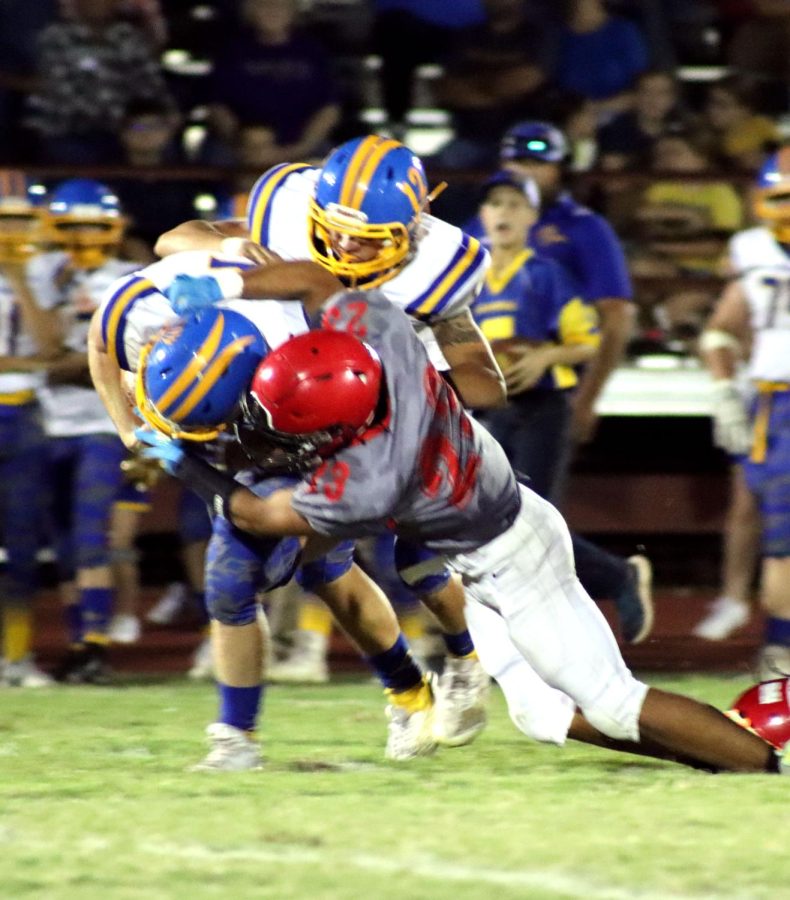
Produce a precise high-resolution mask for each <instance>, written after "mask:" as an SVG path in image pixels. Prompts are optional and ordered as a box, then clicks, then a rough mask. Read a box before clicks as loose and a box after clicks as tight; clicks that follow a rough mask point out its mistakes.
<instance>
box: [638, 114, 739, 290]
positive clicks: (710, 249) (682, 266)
mask: <svg viewBox="0 0 790 900" xmlns="http://www.w3.org/2000/svg"><path fill="white" fill-rule="evenodd" d="M710 147H711V143H710V140H709V139H708V138H707V136H706V135H705V134H702V133H700V132H695V131H686V132H682V133H678V134H668V135H665V136H664V137H661V138H659V139H658V141H656V144H655V148H654V153H653V162H652V170H653V171H654V172H656V173H661V174H663V175H670V173H677V174H678V175H680V176H683V177H681V178H672V177H671V175H670V177H659V178H658V179H657V180H655V181H653V182H652V183H651V184H650V185H649V186H648V187H647V189H646V190H645V191H644V193H643V195H642V197H641V203H640V205H639V208H638V210H637V211H636V221H637V223H639V225H640V226H641V228H640V236H641V237H642V238H643V239H644V240H647V241H649V242H650V244H651V247H652V251H650V252H653V253H658V254H659V255H660V256H662V257H664V258H665V259H668V260H671V262H672V264H673V268H674V273H673V274H681V273H699V274H716V273H719V272H721V271H722V265H723V262H724V261H723V256H722V254H723V253H724V251H725V249H726V241H727V239H728V238H729V236H730V235H731V234H733V232H735V231H737V230H738V229H739V228H740V227H741V226H742V224H743V218H744V209H743V201H742V199H741V196H740V194H739V193H738V192H737V191H736V189H735V188H734V187H733V186H732V184H730V182H729V181H725V180H723V179H722V180H718V179H711V178H710V177H709V174H708V173H709V172H710V169H711V166H712V156H711V152H710ZM696 174H698V175H699V176H700V177H699V180H695V179H693V178H689V177H688V176H693V175H696ZM632 265H635V266H636V268H637V269H638V268H639V266H638V263H636V261H634V262H633V263H632Z"/></svg>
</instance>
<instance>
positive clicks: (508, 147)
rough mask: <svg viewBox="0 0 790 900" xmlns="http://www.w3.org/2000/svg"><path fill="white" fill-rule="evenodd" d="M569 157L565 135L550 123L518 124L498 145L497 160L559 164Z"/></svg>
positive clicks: (508, 131) (506, 133) (507, 132)
mask: <svg viewBox="0 0 790 900" xmlns="http://www.w3.org/2000/svg"><path fill="white" fill-rule="evenodd" d="M569 155H570V150H569V148H568V141H567V140H566V139H565V135H564V134H563V133H562V132H561V131H560V130H559V128H556V127H555V126H554V125H552V124H551V123H550V122H518V123H517V124H516V125H513V127H512V128H509V129H508V130H507V131H506V132H505V135H504V137H503V138H502V141H501V143H500V145H499V158H500V159H501V160H503V161H510V160H519V159H523V160H537V161H538V162H547V163H561V162H565V161H566V160H567V159H568V157H569Z"/></svg>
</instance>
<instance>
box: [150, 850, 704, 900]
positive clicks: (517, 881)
mask: <svg viewBox="0 0 790 900" xmlns="http://www.w3.org/2000/svg"><path fill="white" fill-rule="evenodd" d="M138 849H139V850H140V851H141V852H143V853H149V854H151V855H153V856H166V857H170V858H177V859H183V860H187V861H189V862H192V863H196V864H200V863H207V864H211V865H212V866H214V865H217V864H218V863H222V862H232V861H237V862H251V863H256V864H257V863H265V864H278V865H295V866H304V865H330V866H333V867H338V866H345V867H351V868H356V869H361V870H364V871H368V872H381V873H386V874H398V873H408V874H410V875H413V876H415V877H418V878H426V879H432V880H434V881H442V882H465V883H473V884H485V885H490V886H501V887H515V888H531V889H533V890H541V891H544V892H547V893H554V894H557V895H558V896H560V897H584V898H585V900H670V898H671V900H693V895H686V894H670V893H668V892H667V891H661V892H660V893H653V892H647V891H639V890H634V889H633V888H620V887H615V886H614V885H603V884H598V885H597V886H594V885H593V884H591V883H590V879H588V878H583V877H578V878H576V877H574V876H572V875H567V874H564V873H561V872H551V871H549V870H546V869H518V870H512V869H498V868H492V867H490V866H468V865H461V864H458V863H454V862H452V861H450V860H447V859H436V858H427V857H415V858H413V859H394V858H392V857H390V856H386V857H385V856H375V855H371V854H366V853H349V854H341V853H338V852H337V850H335V849H328V848H327V849H321V848H316V847H304V846H300V845H295V844H278V845H277V846H276V847H272V848H271V849H266V848H263V847H234V848H230V849H222V850H220V849H217V848H216V847H209V846H206V845H205V844H194V843H193V844H174V843H159V842H157V843H155V844H154V843H144V844H142V845H140V846H139V848H138ZM699 896H700V895H697V897H699Z"/></svg>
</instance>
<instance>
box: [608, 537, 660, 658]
mask: <svg viewBox="0 0 790 900" xmlns="http://www.w3.org/2000/svg"><path fill="white" fill-rule="evenodd" d="M626 562H627V563H628V583H627V585H626V587H625V588H624V589H623V590H622V591H621V592H620V595H619V596H618V597H616V598H615V607H616V609H617V617H618V619H619V621H620V631H621V633H622V636H623V640H624V641H626V643H629V644H639V643H641V642H642V641H643V640H644V639H645V638H646V637H647V636H648V635H649V634H650V632H651V631H652V630H653V567H652V566H651V565H650V560H649V559H648V558H647V557H646V556H642V555H641V554H637V555H636V556H629V557H628V559H627V560H626Z"/></svg>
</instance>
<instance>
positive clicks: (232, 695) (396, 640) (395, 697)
mask: <svg viewBox="0 0 790 900" xmlns="http://www.w3.org/2000/svg"><path fill="white" fill-rule="evenodd" d="M251 265H252V264H251V263H250V262H249V261H245V260H243V259H235V260H234V259H232V258H228V257H223V256H217V255H213V254H209V253H204V252H200V251H197V252H189V253H183V254H178V255H177V256H174V257H168V258H166V259H165V260H162V261H161V262H159V263H155V264H153V265H151V266H149V267H147V268H146V269H144V270H142V271H140V272H137V273H134V274H133V275H131V276H129V277H128V278H127V279H123V280H121V281H120V282H118V283H116V284H115V285H114V286H113V287H112V289H111V290H110V291H109V292H108V295H107V296H106V298H105V300H104V302H103V304H102V307H101V309H100V310H99V311H97V313H96V315H95V316H94V319H93V323H92V326H91V336H90V350H89V353H90V361H91V371H92V374H93V378H94V382H95V384H96V385H97V388H98V390H99V393H100V394H101V396H102V398H103V400H104V402H105V405H106V407H107V409H108V411H109V412H110V414H111V416H112V418H113V420H114V422H115V424H116V427H117V428H118V431H119V433H120V434H121V435H122V437H123V439H124V442H125V443H126V444H127V446H130V447H132V446H134V444H135V437H134V430H135V428H136V427H137V425H139V420H138V419H137V417H136V415H135V414H134V412H133V409H132V406H131V404H130V403H129V400H128V396H127V394H126V392H125V390H124V377H123V376H122V374H121V372H122V370H126V371H127V372H131V371H135V370H137V369H138V367H139V369H140V378H141V383H142V380H143V379H145V380H146V384H147V385H148V388H149V391H150V390H151V389H152V385H154V384H155V385H156V390H155V395H156V401H157V402H158V405H159V407H160V408H161V411H162V412H163V413H166V417H167V420H168V421H169V424H168V423H166V422H165V419H164V418H163V417H162V415H160V413H157V412H156V403H153V404H152V403H150V402H144V398H143V397H142V396H140V397H139V398H138V399H139V405H140V407H141V409H142V410H143V412H144V413H145V414H146V415H147V416H149V417H150V416H155V417H156V421H157V422H158V424H159V425H160V426H161V427H166V428H169V429H170V430H171V431H174V432H177V433H189V436H191V437H192V438H193V439H195V438H198V439H200V440H201V441H207V440H213V439H214V438H215V437H216V436H217V429H216V428H202V427H201V425H202V421H203V417H205V416H206V415H207V414H209V415H211V414H213V415H214V416H216V415H217V410H218V409H225V410H226V411H227V410H228V409H232V408H235V403H236V400H237V399H238V396H239V394H240V393H241V389H240V388H238V387H237V390H236V394H235V395H234V394H233V384H234V383H235V382H234V381H233V379H234V378H242V380H243V378H244V369H243V368H242V370H241V371H240V372H239V371H237V370H236V369H234V370H233V372H230V373H229V367H230V366H231V365H235V363H234V362H233V361H234V359H235V357H234V355H233V354H234V350H233V347H234V346H238V345H237V344H234V341H236V340H237V339H238V340H241V341H247V340H250V339H253V340H255V342H256V346H260V347H265V348H266V349H268V348H269V347H275V346H278V345H279V344H280V343H282V342H283V341H284V340H285V339H286V338H288V337H289V336H290V335H291V334H298V333H300V332H303V331H305V330H306V329H307V322H306V319H305V316H304V311H303V308H302V306H301V304H300V303H299V302H290V303H288V302H280V301H260V302H256V303H249V302H248V301H242V302H238V303H236V304H233V303H231V304H228V307H229V309H228V310H227V313H226V314H228V315H229V314H230V313H232V314H233V316H235V317H237V318H238V319H241V320H242V322H247V325H238V324H237V326H236V327H237V328H238V327H241V328H242V332H241V333H239V334H238V335H237V338H234V337H233V336H232V334H228V335H227V336H225V326H224V325H220V324H219V322H218V320H217V319H216V311H215V310H209V311H206V312H205V313H204V315H203V319H202V325H201V327H202V328H203V329H204V330H203V331H202V332H200V331H196V330H195V329H196V326H195V325H194V323H193V324H191V325H190V329H191V331H190V334H191V335H192V337H194V338H195V340H197V343H195V340H192V339H191V338H190V339H189V340H188V339H187V338H188V337H189V335H188V336H187V337H185V336H184V333H183V332H182V333H181V335H180V337H179V340H178V341H176V340H175V336H174V335H175V332H174V333H173V334H170V333H166V334H165V335H164V336H163V338H162V339H161V340H160V341H159V343H157V344H155V345H154V346H153V348H150V347H148V342H149V339H150V338H152V337H153V336H154V335H155V334H156V333H157V332H158V331H159V329H160V328H161V327H162V326H163V325H166V324H168V323H170V324H174V323H177V321H178V315H177V313H175V312H174V310H173V308H172V307H171V305H170V303H169V301H168V300H167V299H166V298H165V296H164V295H163V294H162V293H161V291H160V290H159V289H158V287H160V288H164V287H165V286H166V285H168V284H170V282H171V281H172V280H173V278H174V276H176V275H177V274H180V275H181V276H182V277H183V275H184V274H185V273H186V272H191V273H192V274H193V275H198V274H203V273H206V272H211V271H213V272H218V271H224V272H227V271H229V270H230V269H233V270H234V271H238V270H240V269H243V268H244V267H245V266H251ZM297 265H298V264H297ZM305 265H306V266H307V267H308V268H309V273H308V275H307V276H306V277H302V279H301V281H302V283H303V284H306V283H307V282H309V281H310V279H309V274H310V273H313V274H317V275H318V278H317V279H315V278H314V279H313V281H312V283H311V287H310V289H309V290H308V289H306V288H305V290H304V294H305V296H306V297H307V298H313V299H314V298H315V296H318V297H319V298H322V297H326V296H328V294H329V293H332V292H334V291H335V290H336V289H337V286H338V284H337V281H336V279H334V277H332V276H330V275H328V274H327V273H326V272H324V271H323V270H322V269H319V268H318V267H316V266H314V265H313V264H312V263H307V264H305ZM212 316H213V317H214V319H213V326H212V327H211V328H209V330H208V331H205V328H206V322H207V321H208V320H209V319H210V318H211V317H212ZM178 327H183V328H186V325H183V326H182V325H179V326H178ZM200 335H202V338H200ZM212 335H213V336H212ZM198 338H200V339H199V340H198ZM184 345H186V349H184V351H183V353H181V347H182V346H184ZM173 352H177V353H178V354H179V355H177V357H173V356H172V353H173ZM141 356H144V357H145V362H144V363H141V362H140V358H141ZM198 373H200V376H201V377H200V378H199V379H198V378H197V375H198ZM231 375H232V377H230V376H231ZM250 375H251V373H250ZM248 381H249V377H248V378H247V382H248ZM244 386H245V387H246V384H245V385H244ZM182 395H183V396H182ZM223 404H224V406H223ZM228 404H230V405H229V406H228ZM190 432H191V433H190ZM242 468H247V469H249V468H250V465H249V460H248V459H247V458H245V460H244V464H243V465H242ZM244 477H245V478H246V479H247V483H250V484H253V485H258V484H259V483H260V489H261V490H269V489H270V485H267V484H266V483H264V482H261V481H260V476H259V475H257V474H256V472H255V471H254V470H251V471H249V472H247V473H245V475H244ZM256 489H257V488H256ZM281 543H282V544H285V543H287V544H288V546H287V547H285V548H283V547H281V546H280V544H281ZM298 549H299V548H298V546H295V545H294V542H293V541H291V542H271V541H269V542H268V543H265V544H264V545H262V546H256V545H253V546H250V541H249V539H247V538H246V537H245V536H244V535H240V533H239V532H237V531H236V530H235V529H233V528H231V527H230V526H229V525H228V524H227V522H225V520H223V519H221V518H215V520H214V534H213V537H212V542H211V549H210V551H209V555H208V567H207V586H206V603H207V607H208V609H209V612H210V614H211V617H212V626H211V627H212V637H213V643H214V646H215V648H216V650H217V653H216V657H217V658H216V661H215V664H216V674H217V678H218V690H219V693H220V699H221V708H220V712H219V716H218V721H217V722H216V723H214V724H213V725H212V726H210V730H209V738H210V742H211V745H212V751H211V753H210V754H209V756H208V757H207V759H206V761H205V764H204V765H205V767H206V768H210V769H228V768H250V767H254V766H256V765H257V764H259V762H260V756H259V749H258V747H257V744H255V743H254V742H253V741H252V740H251V739H250V737H249V734H248V732H249V731H251V730H252V728H253V727H254V724H255V722H256V720H257V715H258V710H259V706H260V697H261V657H262V654H263V647H262V641H261V633H260V629H259V628H258V625H257V624H256V623H255V592H256V590H257V589H258V588H260V587H263V588H267V587H275V586H276V584H277V583H278V582H279V581H280V580H281V578H282V577H284V575H285V573H289V568H288V566H289V565H290V563H291V562H293V560H294V559H295V555H296V553H297V551H298ZM320 556H321V555H320V554H319V557H320ZM284 560H285V561H284ZM286 562H288V565H286ZM270 564H274V565H275V569H276V572H274V574H277V578H274V577H273V572H272V569H271V565H270ZM302 571H303V575H304V567H303V570H302ZM236 581H238V582H239V583H238V584H237V583H236ZM303 583H305V585H306V586H308V587H310V588H311V589H312V590H314V591H316V592H317V593H319V594H320V596H321V597H322V599H323V600H324V601H325V602H326V603H327V604H328V605H329V606H330V608H331V609H332V611H333V613H334V614H335V616H336V618H337V620H338V622H339V623H340V625H341V627H343V628H344V629H345V630H346V631H347V632H348V634H349V635H350V637H351V638H352V640H353V641H354V642H355V643H356V644H357V646H358V647H359V648H360V650H361V651H362V652H363V653H365V654H366V655H367V658H368V662H369V663H370V664H371V665H372V667H373V668H374V669H375V671H376V673H377V674H378V676H379V678H380V679H381V681H382V682H383V684H384V686H385V688H386V689H387V696H388V699H389V704H390V707H389V716H390V728H389V737H388V744H387V755H388V756H389V757H390V758H393V759H407V758H410V757H411V756H415V755H421V754H424V753H428V752H431V751H432V750H433V749H434V748H435V746H436V741H435V739H434V731H435V732H436V736H437V737H438V738H440V739H441V740H442V741H443V742H446V743H467V742H468V741H469V740H471V739H472V738H473V737H474V736H475V735H476V734H477V733H478V732H479V731H480V729H481V728H482V727H483V725H484V723H485V712H484V707H483V705H482V704H483V700H484V697H482V696H476V697H475V698H474V699H475V701H476V703H477V705H476V707H475V708H474V709H470V708H469V706H465V707H464V710H465V712H466V713H467V715H466V716H465V717H463V718H462V719H460V720H458V698H456V697H450V696H448V702H447V703H445V702H444V693H442V692H440V693H439V694H438V695H437V707H436V710H434V698H433V695H432V691H431V689H430V687H429V686H428V684H427V682H426V681H425V679H424V678H423V676H422V673H421V671H420V670H419V668H418V667H417V666H416V665H415V664H414V663H413V661H412V660H411V657H410V655H409V650H408V645H407V644H406V642H405V640H404V639H403V637H402V635H401V634H400V632H399V629H398V627H397V621H396V619H395V617H394V614H393V613H392V610H391V608H390V607H389V604H388V603H387V601H386V598H385V597H384V596H383V595H382V594H381V592H380V591H378V589H377V588H375V586H374V585H373V584H372V583H371V582H370V581H369V580H368V579H367V578H366V577H365V576H364V575H363V573H362V572H361V571H360V570H359V569H358V568H357V567H356V566H351V558H350V548H348V550H347V552H346V554H345V555H343V554H342V553H341V554H340V557H339V558H335V557H330V558H329V559H328V560H327V561H321V560H320V559H319V561H313V563H312V564H311V565H310V566H309V567H308V572H307V575H304V577H303ZM451 701H452V702H451ZM459 728H463V729H464V730H463V731H462V732H461V731H459Z"/></svg>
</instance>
